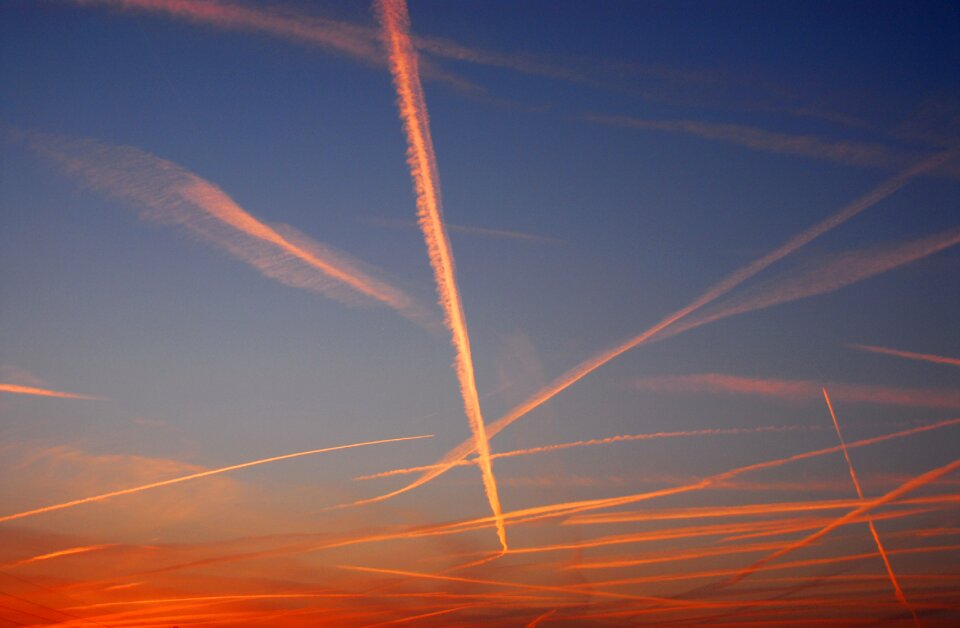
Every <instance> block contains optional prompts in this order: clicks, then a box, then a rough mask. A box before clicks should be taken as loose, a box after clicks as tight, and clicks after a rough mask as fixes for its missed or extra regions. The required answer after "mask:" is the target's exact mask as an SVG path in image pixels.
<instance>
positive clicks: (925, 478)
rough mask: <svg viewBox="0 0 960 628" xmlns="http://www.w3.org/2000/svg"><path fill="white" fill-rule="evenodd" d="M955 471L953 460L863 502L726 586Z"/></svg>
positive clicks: (958, 463)
mask: <svg viewBox="0 0 960 628" xmlns="http://www.w3.org/2000/svg"><path fill="white" fill-rule="evenodd" d="M956 469H960V459H957V460H954V461H953V462H950V463H948V464H945V465H943V466H942V467H937V468H936V469H932V470H930V471H927V472H926V473H924V474H922V475H918V476H917V477H915V478H912V479H910V480H908V481H907V482H904V483H903V484H901V485H900V486H898V487H897V488H895V489H893V490H892V491H890V492H889V493H887V494H885V495H883V496H881V497H877V498H874V499H871V500H868V501H865V502H863V505H862V506H860V507H859V508H856V509H854V510H851V511H850V512H848V513H847V514H845V515H844V516H842V517H840V518H839V519H835V520H833V521H832V522H831V523H829V524H828V525H826V526H824V527H823V528H821V529H820V530H818V531H816V532H814V533H813V534H811V535H809V536H806V537H804V538H802V539H800V540H799V541H796V542H795V543H791V544H790V545H788V546H787V547H784V548H782V549H780V550H777V551H776V552H774V553H772V554H770V555H769V556H766V557H764V558H761V559H760V560H758V561H757V562H755V563H753V564H752V565H750V566H749V567H747V568H745V569H743V570H741V571H740V572H738V573H737V575H736V576H735V577H733V578H731V579H730V580H729V581H728V582H727V583H726V584H728V585H729V584H736V583H737V582H740V581H741V580H743V579H744V578H746V577H747V576H749V575H750V574H752V573H753V572H754V571H756V570H757V569H759V568H760V567H762V566H763V565H766V564H767V563H769V562H770V561H773V560H776V559H777V558H779V557H781V556H783V555H785V554H789V553H790V552H792V551H794V550H797V549H800V548H802V547H806V546H807V545H810V544H811V543H813V542H814V541H816V540H817V539H819V538H821V537H823V536H825V535H827V534H829V533H830V532H831V531H832V530H835V529H836V528H838V527H840V526H842V525H845V524H846V523H848V522H849V521H851V520H853V519H856V518H857V517H859V516H861V515H863V514H865V513H868V512H870V511H871V510H873V509H874V508H876V507H878V506H882V505H883V504H886V503H889V502H891V501H893V500H895V499H897V498H898V497H900V496H901V495H904V494H906V493H909V492H910V491H913V490H915V489H918V488H920V487H922V486H924V485H926V484H929V483H930V482H933V481H935V480H937V479H939V478H941V477H943V476H944V475H946V474H948V473H950V472H952V471H955V470H956Z"/></svg>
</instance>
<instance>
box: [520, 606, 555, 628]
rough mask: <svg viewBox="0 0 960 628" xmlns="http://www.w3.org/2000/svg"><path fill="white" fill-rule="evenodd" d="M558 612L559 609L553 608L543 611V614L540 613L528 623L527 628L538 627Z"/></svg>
mask: <svg viewBox="0 0 960 628" xmlns="http://www.w3.org/2000/svg"><path fill="white" fill-rule="evenodd" d="M556 612H557V609H553V610H549V611H547V612H546V613H543V614H542V615H538V616H537V617H535V618H534V619H533V621H531V622H530V623H529V624H527V628H536V627H537V626H539V625H540V624H542V623H543V622H545V621H547V620H548V619H550V617H552V616H553V614H554V613H556Z"/></svg>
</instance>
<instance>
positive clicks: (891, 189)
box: [349, 148, 960, 506]
mask: <svg viewBox="0 0 960 628" xmlns="http://www.w3.org/2000/svg"><path fill="white" fill-rule="evenodd" d="M958 153H960V148H951V149H949V150H947V151H943V152H940V153H937V154H935V155H933V156H931V157H928V158H927V159H924V160H923V161H921V162H919V163H917V164H916V165H914V166H913V167H911V168H908V169H906V170H904V171H902V172H900V173H899V174H897V175H895V176H893V177H891V178H889V179H887V180H886V181H884V182H883V183H881V184H880V185H879V186H877V187H875V188H874V189H872V190H870V191H869V192H867V193H866V194H864V195H863V196H861V197H859V198H857V199H856V200H854V201H853V202H851V203H849V204H848V205H846V206H845V207H843V208H842V209H840V211H838V212H836V213H834V214H833V215H831V216H829V217H828V218H826V219H824V220H822V221H820V222H819V223H817V224H815V225H814V226H812V227H809V228H807V229H805V230H804V231H802V232H800V233H799V234H797V235H795V236H794V237H792V238H790V239H789V240H788V241H787V242H785V243H784V244H782V245H781V246H779V247H777V248H776V249H774V250H773V251H771V252H769V253H767V254H766V255H764V256H763V257H760V258H758V259H756V260H754V261H753V262H751V263H750V264H748V265H746V266H744V267H742V268H740V269H739V270H737V271H736V272H734V273H732V274H731V275H728V276H727V277H726V278H725V279H723V280H721V281H720V282H718V283H716V284H714V285H713V286H712V287H711V288H710V289H708V290H707V291H706V292H704V293H703V294H702V295H700V296H699V297H697V298H696V299H694V301H693V302H691V303H690V304H689V305H687V306H686V307H684V308H682V309H680V310H678V311H676V312H674V313H673V314H671V315H669V316H667V317H666V318H665V319H663V320H662V321H660V322H659V323H657V324H656V325H654V326H653V327H651V328H649V329H647V330H646V331H644V332H643V333H641V334H639V335H637V336H635V337H633V338H631V339H630V340H628V341H627V342H625V343H623V344H621V345H619V346H617V347H614V348H612V349H608V350H607V351H604V352H602V353H599V354H597V355H595V356H594V357H592V358H589V359H588V360H586V361H584V362H582V363H580V364H579V365H577V366H575V367H573V368H572V369H570V370H568V371H567V372H566V373H564V374H563V375H561V376H560V377H558V378H557V379H555V380H554V381H553V382H552V383H550V384H548V385H547V386H545V387H543V388H541V389H540V390H539V391H537V392H536V393H534V394H533V395H532V396H531V397H530V398H529V399H527V400H526V401H524V402H522V403H521V404H519V405H518V406H516V407H514V408H513V409H512V410H510V411H509V412H508V413H507V414H505V415H504V416H502V417H501V418H499V419H497V420H496V421H495V422H493V423H492V424H490V425H489V426H488V427H487V433H488V435H489V436H490V437H493V436H495V435H496V434H498V433H499V432H500V431H501V430H503V429H505V428H506V427H508V426H509V425H510V424H512V423H513V422H514V421H516V420H517V419H519V418H521V417H523V416H525V415H526V414H528V413H529V412H531V411H532V410H534V409H536V408H538V407H540V406H541V405H543V404H544V403H546V402H547V401H549V400H550V399H552V398H553V397H555V396H556V395H558V394H559V393H561V392H563V391H564V390H566V389H567V388H569V387H570V386H572V385H573V384H575V383H576V382H578V381H580V380H581V379H583V378H584V377H586V376H587V375H589V374H590V373H592V372H593V371H595V370H597V369H598V368H600V367H601V366H603V365H604V364H606V363H607V362H610V361H611V360H613V359H614V358H616V357H618V356H620V355H621V354H623V353H626V352H627V351H629V350H630V349H633V348H634V347H637V346H639V345H641V344H643V343H645V342H648V341H649V340H651V339H652V338H654V337H655V336H657V335H658V334H660V333H661V332H663V331H664V330H666V329H667V328H668V327H670V326H672V325H674V324H675V323H677V322H678V321H679V320H681V319H683V318H685V317H687V316H688V315H689V314H691V313H693V312H695V311H697V310H699V309H700V308H702V307H703V306H705V305H707V304H709V303H711V302H713V301H715V300H716V299H718V298H719V297H721V296H723V295H724V294H726V293H728V292H730V291H731V290H733V289H734V288H736V287H737V286H739V285H740V284H742V283H743V282H744V281H746V280H747V279H750V278H751V277H753V276H754V275H756V274H757V273H759V272H761V271H763V270H764V269H766V268H767V267H768V266H770V265H772V264H774V263H776V262H778V261H779V260H781V259H783V258H784V257H786V256H788V255H790V254H791V253H793V252H794V251H796V250H797V249H799V248H801V247H803V246H805V245H806V244H808V243H810V242H811V241H813V240H815V239H816V238H818V237H820V236H821V235H823V234H824V233H827V232H828V231H830V230H832V229H835V228H836V227H838V226H840V225H841V224H843V223H844V222H846V221H848V220H850V219H851V218H853V217H854V216H856V215H857V214H859V213H861V212H863V211H864V210H866V209H868V208H870V207H872V206H873V205H876V204H877V203H879V202H880V201H882V200H883V199H885V198H887V197H888V196H890V195H892V194H894V193H895V192H897V191H898V190H900V189H901V188H903V187H904V186H905V185H907V184H908V183H909V182H910V181H911V180H912V179H914V178H915V177H917V176H920V175H922V174H925V173H928V172H930V171H931V170H934V169H936V168H938V167H940V166H941V165H943V164H944V163H946V162H948V161H950V160H951V159H953V158H954V157H956V156H957V154H958ZM474 451H476V447H475V446H474V444H473V443H472V442H471V441H464V442H463V443H461V444H460V445H458V446H457V447H456V448H454V449H452V450H451V451H449V452H448V453H447V455H446V456H444V457H443V458H442V459H441V460H440V461H439V462H438V463H437V464H438V466H437V468H435V469H432V470H430V471H427V472H426V473H424V474H423V475H421V476H420V477H419V478H417V479H416V480H414V481H413V482H411V483H410V484H408V485H406V486H404V487H402V488H399V489H397V490H395V491H392V492H390V493H386V494H384V495H380V496H377V497H373V498H369V499H365V500H361V501H358V502H354V503H353V504H349V505H354V506H358V505H362V504H368V503H373V502H379V501H383V500H386V499H390V498H391V497H395V496H397V495H400V494H402V493H405V492H407V491H410V490H412V489H414V488H417V487H418V486H422V485H423V484H426V483H427V482H429V481H431V480H433V479H434V478H436V477H438V476H440V475H442V474H443V473H446V472H447V471H448V470H449V469H451V468H452V467H453V466H454V465H455V464H456V463H457V462H458V461H460V460H462V459H464V458H466V457H467V456H469V455H470V454H471V453H473V452H474Z"/></svg>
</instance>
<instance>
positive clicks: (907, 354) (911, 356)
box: [847, 345, 960, 366]
mask: <svg viewBox="0 0 960 628" xmlns="http://www.w3.org/2000/svg"><path fill="white" fill-rule="evenodd" d="M847 346H848V347H850V348H851V349H860V350H861V351H872V352H873V353H881V354H884V355H892V356H896V357H898V358H906V359H907V360H922V361H924V362H934V363H935V364H949V365H950V366H960V359H958V358H947V357H944V356H942V355H932V354H930V353H914V352H913V351H901V350H899V349H887V348H886V347H875V346H873V345H847Z"/></svg>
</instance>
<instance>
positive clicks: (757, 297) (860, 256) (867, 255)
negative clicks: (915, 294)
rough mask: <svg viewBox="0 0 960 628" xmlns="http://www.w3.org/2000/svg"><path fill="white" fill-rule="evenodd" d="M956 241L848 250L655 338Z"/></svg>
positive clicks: (955, 233) (829, 288)
mask: <svg viewBox="0 0 960 628" xmlns="http://www.w3.org/2000/svg"><path fill="white" fill-rule="evenodd" d="M957 244H960V229H949V230H947V231H942V232H940V233H937V234H934V235H932V236H927V237H925V238H919V239H917V240H911V241H909V242H904V243H901V244H898V245H896V246H893V247H886V248H879V249H877V248H875V249H867V250H862V251H847V252H845V253H843V254H840V255H837V256H835V257H832V258H830V259H828V260H826V261H824V262H820V263H817V264H812V265H809V266H808V267H805V268H802V269H801V270H800V271H798V272H794V273H793V274H791V275H788V276H787V277H780V278H775V279H772V280H770V281H767V282H764V283H762V284H760V285H758V286H756V287H755V288H753V289H752V290H750V291H749V292H747V293H745V294H744V295H741V296H740V297H737V298H733V299H731V300H730V301H729V302H728V303H727V304H725V305H724V304H721V305H718V306H717V307H716V308H714V310H713V311H710V312H704V313H702V314H701V315H700V316H698V317H696V318H694V319H693V320H688V321H686V322H685V323H682V324H680V325H678V326H676V327H673V328H671V329H669V330H665V331H664V332H663V333H661V334H659V335H658V336H657V338H656V340H664V339H666V338H669V337H671V336H675V335H677V334H679V333H682V332H685V331H689V330H691V329H694V328H696V327H700V326H701V325H706V324H707V323H712V322H714V321H718V320H721V319H724V318H727V317H730V316H734V315H736V314H744V313H747V312H754V311H757V310H762V309H766V308H769V307H773V306H775V305H780V304H783V303H789V302H791V301H796V300H798V299H805V298H807V297H811V296H816V295H820V294H826V293H829V292H834V291H836V290H839V289H841V288H844V287H846V286H849V285H851V284H853V283H857V282H859V281H863V280H865V279H869V278H870V277H874V276H876V275H879V274H881V273H885V272H887V271H890V270H893V269H895V268H899V267H900V266H903V265H905V264H910V263H912V262H915V261H917V260H920V259H923V258H924V257H927V256H929V255H933V254H935V253H939V252H940V251H943V250H945V249H948V248H950V247H953V246H956V245H957Z"/></svg>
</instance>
